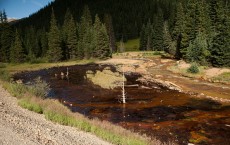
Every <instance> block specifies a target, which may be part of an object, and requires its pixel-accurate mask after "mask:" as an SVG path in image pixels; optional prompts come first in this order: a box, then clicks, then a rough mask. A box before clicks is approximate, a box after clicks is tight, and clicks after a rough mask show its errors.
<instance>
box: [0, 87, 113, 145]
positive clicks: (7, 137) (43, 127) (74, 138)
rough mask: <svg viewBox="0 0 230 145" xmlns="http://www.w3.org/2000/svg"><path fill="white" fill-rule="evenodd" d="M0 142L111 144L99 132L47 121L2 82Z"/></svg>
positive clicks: (30, 144) (33, 144)
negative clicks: (22, 103) (22, 105)
mask: <svg viewBox="0 0 230 145" xmlns="http://www.w3.org/2000/svg"><path fill="white" fill-rule="evenodd" d="M0 116H1V117H0V144H5V145H8V144H9V145H14V144H15V145H16V144H17V145H20V144H29V145H36V144H46V145H49V144H52V145H53V144H66V145H68V144H73V143H74V144H78V145H108V144H109V143H107V142H105V141H103V140H101V139H99V138H98V137H96V136H95V135H92V134H89V133H85V132H83V131H80V130H78V129H76V128H73V127H69V126H63V125H59V124H56V123H53V122H51V121H47V120H46V119H45V116H44V115H42V114H37V113H35V112H31V111H28V110H26V109H23V108H21V107H19V106H18V103H17V99H16V98H15V97H12V96H11V95H10V94H9V93H8V92H7V91H6V90H4V89H3V88H2V86H1V85H0Z"/></svg>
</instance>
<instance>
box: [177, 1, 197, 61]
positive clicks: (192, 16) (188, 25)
mask: <svg viewBox="0 0 230 145" xmlns="http://www.w3.org/2000/svg"><path fill="white" fill-rule="evenodd" d="M195 11H196V1H195V0H189V1H188V3H187V6H186V13H185V21H184V23H185V24H184V31H183V33H182V39H181V48H180V52H181V53H182V57H183V58H185V56H186V53H187V51H188V47H189V44H190V42H192V41H194V39H195V38H196V32H195V26H196V25H195V22H196V13H195Z"/></svg>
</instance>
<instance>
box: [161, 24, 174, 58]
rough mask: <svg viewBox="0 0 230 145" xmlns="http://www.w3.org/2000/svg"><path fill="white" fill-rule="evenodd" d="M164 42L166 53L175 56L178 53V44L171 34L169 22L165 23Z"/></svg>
mask: <svg viewBox="0 0 230 145" xmlns="http://www.w3.org/2000/svg"><path fill="white" fill-rule="evenodd" d="M163 40H164V43H163V48H164V51H165V52H167V53H169V54H171V55H173V56H174V55H175V53H176V43H175V41H173V39H172V36H171V34H170V33H169V26H168V22H167V21H165V22H164V30H163Z"/></svg>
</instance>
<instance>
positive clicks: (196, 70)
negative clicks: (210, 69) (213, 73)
mask: <svg viewBox="0 0 230 145" xmlns="http://www.w3.org/2000/svg"><path fill="white" fill-rule="evenodd" d="M187 72H189V73H192V74H197V73H199V72H200V70H199V67H198V66H197V64H196V63H193V64H192V65H191V66H190V67H189V68H188V69H187Z"/></svg>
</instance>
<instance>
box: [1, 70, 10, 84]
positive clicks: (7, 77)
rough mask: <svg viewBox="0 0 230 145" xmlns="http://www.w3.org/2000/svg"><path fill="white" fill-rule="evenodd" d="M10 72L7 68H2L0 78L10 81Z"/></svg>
mask: <svg viewBox="0 0 230 145" xmlns="http://www.w3.org/2000/svg"><path fill="white" fill-rule="evenodd" d="M10 78H11V76H10V73H9V71H6V70H0V79H1V80H3V81H10Z"/></svg>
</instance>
